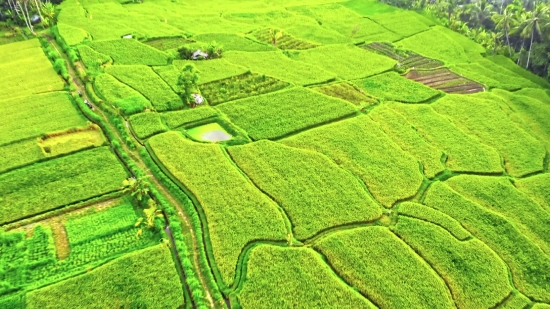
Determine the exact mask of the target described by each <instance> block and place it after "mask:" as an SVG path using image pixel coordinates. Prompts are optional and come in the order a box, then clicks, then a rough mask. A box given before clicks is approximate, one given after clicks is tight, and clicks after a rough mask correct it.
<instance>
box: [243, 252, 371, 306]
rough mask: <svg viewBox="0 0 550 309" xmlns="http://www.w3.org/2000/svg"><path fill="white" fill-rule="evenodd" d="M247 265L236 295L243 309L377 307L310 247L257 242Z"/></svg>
mask: <svg viewBox="0 0 550 309" xmlns="http://www.w3.org/2000/svg"><path fill="white" fill-rule="evenodd" d="M247 264H248V270H247V272H246V279H245V283H244V288H243V289H242V291H241V292H240V293H239V296H238V298H239V302H240V305H241V306H242V307H243V308H255V309H256V308H257V309H260V308H304V309H306V308H353V309H358V308H376V307H375V306H374V305H373V304H372V303H371V302H370V301H369V300H368V299H366V298H364V297H363V296H362V295H361V294H359V293H358V292H357V291H354V290H353V289H352V288H351V287H350V286H348V285H346V284H345V283H344V282H343V281H342V280H341V279H340V278H338V277H337V275H335V274H334V272H333V270H332V269H331V268H330V267H329V266H328V265H327V264H325V261H324V260H323V259H322V257H321V256H319V254H317V253H316V252H315V251H313V250H311V249H308V248H283V247H275V246H268V245H260V246H258V247H255V248H254V249H253V250H252V252H251V253H250V257H249V260H248V263H247ZM266 295H269V297H270V298H272V299H273V301H270V302H266V301H265V296H266Z"/></svg>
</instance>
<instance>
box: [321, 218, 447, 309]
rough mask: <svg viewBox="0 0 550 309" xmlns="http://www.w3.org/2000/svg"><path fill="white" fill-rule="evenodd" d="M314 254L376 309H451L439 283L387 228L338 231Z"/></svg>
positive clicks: (421, 261)
mask: <svg viewBox="0 0 550 309" xmlns="http://www.w3.org/2000/svg"><path fill="white" fill-rule="evenodd" d="M314 248H315V249H317V250H320V252H321V253H322V254H324V255H325V256H326V258H327V260H328V262H329V263H330V265H332V268H333V269H334V270H335V271H336V272H338V273H339V274H340V275H341V276H342V278H343V279H344V280H345V281H346V282H349V284H350V285H352V286H354V287H356V288H357V289H358V290H359V291H360V292H361V293H363V294H364V295H366V296H367V297H368V298H369V299H370V300H371V301H372V302H373V303H374V304H376V305H377V307H380V308H426V307H427V308H455V305H454V303H453V298H452V297H451V293H449V290H448V289H447V287H446V286H445V282H444V281H443V280H442V279H441V278H440V277H439V276H438V274H437V273H436V272H435V271H434V270H433V269H432V268H430V266H429V265H428V264H427V263H426V262H425V261H424V260H422V258H420V257H419V256H418V255H417V254H416V253H415V252H414V251H413V250H412V249H411V248H410V247H409V246H407V245H406V244H405V243H404V242H403V241H401V240H400V239H399V238H398V237H397V236H395V235H394V234H393V233H392V232H390V231H389V230H388V229H387V228H384V227H379V226H378V227H363V228H356V229H352V230H342V231H338V232H335V233H332V234H330V235H329V236H327V237H324V238H322V239H321V240H319V241H318V242H316V243H315V244H314ZM372 261H376V262H372Z"/></svg>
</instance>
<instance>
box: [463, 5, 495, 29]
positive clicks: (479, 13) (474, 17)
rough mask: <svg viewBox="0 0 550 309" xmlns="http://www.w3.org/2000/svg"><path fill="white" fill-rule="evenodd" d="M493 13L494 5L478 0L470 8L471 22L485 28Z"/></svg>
mask: <svg viewBox="0 0 550 309" xmlns="http://www.w3.org/2000/svg"><path fill="white" fill-rule="evenodd" d="M492 12H493V5H492V4H490V3H489V2H487V0H478V1H477V2H476V3H474V4H471V5H469V6H468V13H469V14H470V21H472V22H473V23H474V25H477V26H483V23H484V22H485V20H487V19H488V18H490V17H491V14H492Z"/></svg>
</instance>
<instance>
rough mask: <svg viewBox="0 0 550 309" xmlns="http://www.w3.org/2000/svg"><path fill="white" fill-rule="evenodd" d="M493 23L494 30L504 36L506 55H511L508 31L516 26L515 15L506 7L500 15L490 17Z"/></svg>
mask: <svg viewBox="0 0 550 309" xmlns="http://www.w3.org/2000/svg"><path fill="white" fill-rule="evenodd" d="M491 19H492V20H493V21H494V22H495V29H497V30H501V31H503V32H504V35H505V36H506V45H508V54H509V55H512V47H511V46H510V35H509V33H510V29H513V28H514V27H515V26H516V25H517V19H516V15H515V14H514V13H513V12H512V11H511V10H510V9H509V7H506V9H504V11H503V12H502V14H495V15H493V16H492V17H491Z"/></svg>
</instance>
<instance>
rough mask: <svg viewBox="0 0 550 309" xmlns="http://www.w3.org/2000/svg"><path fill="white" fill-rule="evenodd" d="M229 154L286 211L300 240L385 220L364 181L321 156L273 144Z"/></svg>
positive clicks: (233, 150) (259, 144)
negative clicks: (352, 224) (349, 225)
mask: <svg viewBox="0 0 550 309" xmlns="http://www.w3.org/2000/svg"><path fill="white" fill-rule="evenodd" d="M229 153H230V154H231V156H232V158H233V159H234V160H235V162H236V163H237V165H238V166H239V167H240V168H241V169H242V170H243V171H244V172H245V173H246V174H247V175H248V177H250V179H251V180H252V181H253V182H254V183H255V184H256V185H257V186H258V187H260V188H261V189H262V190H263V191H265V192H267V193H268V194H269V195H270V196H271V197H273V198H274V199H275V201H276V202H277V203H278V204H279V205H281V207H283V208H284V209H285V211H286V213H287V214H288V216H289V218H290V221H291V222H292V224H293V230H294V235H295V237H296V238H298V239H306V238H309V237H312V236H313V235H315V234H316V233H318V232H320V231H322V230H325V229H327V228H330V227H333V226H338V225H344V224H349V223H352V222H361V221H363V222H364V221H373V220H375V219H377V218H379V217H380V216H382V211H381V210H382V208H381V207H380V206H379V205H377V204H376V203H375V202H374V200H372V198H371V197H370V196H369V195H368V193H367V192H366V190H365V189H364V187H363V186H362V185H361V182H360V181H358V180H357V179H356V178H354V177H353V176H352V175H351V174H350V173H348V172H346V171H345V170H343V169H341V168H340V167H338V165H336V164H335V163H334V162H332V161H331V160H330V159H329V158H327V157H325V156H323V155H322V154H320V153H316V152H313V151H308V150H303V149H297V148H291V147H287V146H284V145H281V144H278V143H275V142H270V141H260V142H256V143H252V144H247V145H244V146H235V147H231V148H229Z"/></svg>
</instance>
